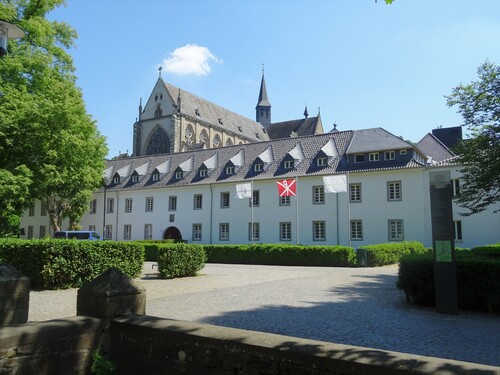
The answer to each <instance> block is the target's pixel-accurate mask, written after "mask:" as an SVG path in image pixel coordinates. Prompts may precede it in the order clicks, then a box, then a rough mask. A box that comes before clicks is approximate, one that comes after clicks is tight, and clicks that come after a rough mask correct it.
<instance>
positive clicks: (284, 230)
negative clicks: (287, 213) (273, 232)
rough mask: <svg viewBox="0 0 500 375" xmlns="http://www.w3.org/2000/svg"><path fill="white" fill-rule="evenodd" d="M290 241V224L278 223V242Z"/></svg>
mask: <svg viewBox="0 0 500 375" xmlns="http://www.w3.org/2000/svg"><path fill="white" fill-rule="evenodd" d="M291 240H292V223H280V241H291Z"/></svg>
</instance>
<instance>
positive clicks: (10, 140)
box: [0, 0, 107, 233]
mask: <svg viewBox="0 0 500 375" xmlns="http://www.w3.org/2000/svg"><path fill="white" fill-rule="evenodd" d="M63 3H64V1H63V0H44V1H36V0H10V1H8V2H5V1H1V2H0V14H2V17H3V18H4V19H5V20H6V21H8V22H11V23H14V24H16V25H18V26H20V27H21V28H22V29H23V30H25V32H26V36H25V37H24V38H23V39H21V40H18V41H9V54H8V55H6V56H4V57H3V58H2V59H1V60H0V87H1V94H0V108H1V111H0V175H1V176H4V175H5V176H8V179H7V178H6V179H5V180H3V179H2V183H0V201H1V202H2V203H4V202H7V201H10V202H12V204H11V205H10V206H9V209H8V210H5V204H3V206H4V207H3V208H2V209H1V210H2V211H0V217H4V218H6V219H5V220H7V218H8V220H7V221H8V222H10V223H13V222H15V216H16V215H19V214H20V213H21V212H22V209H23V208H25V207H26V206H27V205H28V204H29V203H30V202H33V201H34V200H40V201H42V204H44V205H45V206H46V208H47V212H48V213H49V217H50V222H51V224H52V227H53V229H54V230H57V229H60V227H61V223H62V220H63V218H70V221H72V222H76V221H78V220H79V218H80V217H81V215H82V214H83V212H84V209H85V208H86V207H87V204H88V201H89V199H90V197H91V194H92V191H93V190H95V189H96V188H97V187H99V186H100V184H101V179H102V171H103V169H104V158H105V156H106V153H107V148H106V145H105V139H104V137H103V136H102V135H101V134H100V133H99V131H98V130H97V126H96V124H95V122H94V121H93V120H92V118H91V116H90V115H89V114H88V113H87V110H86V108H85V103H84V101H83V97H82V93H81V90H80V89H79V88H78V87H77V86H76V77H75V68H74V66H73V60H72V58H71V56H70V55H69V53H68V52H67V50H68V49H69V48H71V47H72V46H73V43H74V39H75V38H76V36H77V34H76V32H75V31H74V30H73V29H72V28H71V27H70V26H69V25H67V24H65V23H61V22H56V21H49V20H47V18H46V15H47V14H48V13H49V12H50V11H52V10H53V9H55V8H56V7H58V6H61V5H62V4H63ZM13 185H15V186H17V189H13V188H12V186H13ZM9 199H10V200H9ZM5 220H4V221H5ZM8 230H9V228H7V227H6V226H3V225H2V221H0V233H2V232H7V231H8Z"/></svg>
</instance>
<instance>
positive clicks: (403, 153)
mask: <svg viewBox="0 0 500 375" xmlns="http://www.w3.org/2000/svg"><path fill="white" fill-rule="evenodd" d="M407 153H408V150H399V155H406V154H407Z"/></svg>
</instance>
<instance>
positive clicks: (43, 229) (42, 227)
mask: <svg viewBox="0 0 500 375" xmlns="http://www.w3.org/2000/svg"><path fill="white" fill-rule="evenodd" d="M46 235H47V227H46V226H45V225H40V238H45V236H46Z"/></svg>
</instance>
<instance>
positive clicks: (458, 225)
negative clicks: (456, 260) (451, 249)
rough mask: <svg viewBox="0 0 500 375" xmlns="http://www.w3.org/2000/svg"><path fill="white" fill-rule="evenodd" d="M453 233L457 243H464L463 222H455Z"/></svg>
mask: <svg viewBox="0 0 500 375" xmlns="http://www.w3.org/2000/svg"><path fill="white" fill-rule="evenodd" d="M453 233H454V238H455V241H462V240H463V238H462V221H461V220H454V221H453Z"/></svg>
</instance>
